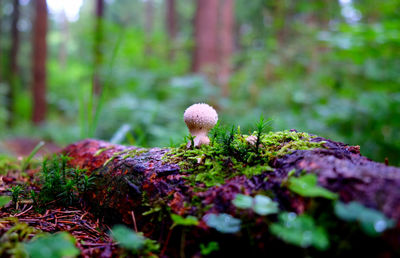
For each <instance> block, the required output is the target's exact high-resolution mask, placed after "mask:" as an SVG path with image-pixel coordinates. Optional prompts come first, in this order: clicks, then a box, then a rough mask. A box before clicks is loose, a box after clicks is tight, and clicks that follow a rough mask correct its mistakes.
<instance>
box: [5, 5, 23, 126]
mask: <svg viewBox="0 0 400 258" xmlns="http://www.w3.org/2000/svg"><path fill="white" fill-rule="evenodd" d="M19 16H20V3H19V0H14V1H13V13H12V15H11V51H10V52H11V53H10V77H9V83H8V85H9V86H8V87H9V88H8V91H7V96H6V101H7V102H6V108H7V111H8V119H7V125H8V126H12V124H13V116H14V103H15V92H16V87H17V78H18V52H19V45H20V39H19V31H18V21H19Z"/></svg>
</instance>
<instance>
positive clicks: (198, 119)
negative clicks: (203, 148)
mask: <svg viewBox="0 0 400 258" xmlns="http://www.w3.org/2000/svg"><path fill="white" fill-rule="evenodd" d="M183 119H184V120H185V123H186V125H187V127H188V129H189V132H190V134H191V135H192V136H193V137H194V140H193V142H194V147H198V146H200V145H202V144H209V143H210V139H209V138H208V136H207V133H208V131H210V130H211V129H212V128H213V127H214V126H215V124H216V123H217V121H218V114H217V112H216V111H215V109H214V108H213V107H211V106H210V105H207V104H204V103H199V104H194V105H191V106H190V107H188V108H187V109H186V110H185V113H184V114H183ZM190 146H191V142H190V141H189V143H188V147H190Z"/></svg>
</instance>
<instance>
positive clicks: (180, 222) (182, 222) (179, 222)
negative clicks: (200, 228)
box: [171, 213, 199, 228]
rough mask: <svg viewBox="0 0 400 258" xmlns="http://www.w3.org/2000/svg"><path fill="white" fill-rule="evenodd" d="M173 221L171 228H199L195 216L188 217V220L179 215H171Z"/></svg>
mask: <svg viewBox="0 0 400 258" xmlns="http://www.w3.org/2000/svg"><path fill="white" fill-rule="evenodd" d="M171 219H172V221H173V224H172V226H171V228H174V227H176V226H185V227H188V226H197V225H199V220H198V219H197V218H196V217H194V216H187V217H186V218H184V217H182V216H179V215H177V214H173V213H172V214H171Z"/></svg>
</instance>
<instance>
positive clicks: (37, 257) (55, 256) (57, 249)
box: [25, 232, 80, 258]
mask: <svg viewBox="0 0 400 258" xmlns="http://www.w3.org/2000/svg"><path fill="white" fill-rule="evenodd" d="M25 249H26V251H27V253H28V254H29V257H31V258H42V257H52V258H62V257H76V256H78V255H79V254H80V251H79V249H78V248H76V247H75V238H74V237H73V236H71V235H70V234H69V233H67V232H59V233H56V234H53V235H47V236H43V237H39V238H37V239H36V240H33V241H31V242H29V243H27V244H25Z"/></svg>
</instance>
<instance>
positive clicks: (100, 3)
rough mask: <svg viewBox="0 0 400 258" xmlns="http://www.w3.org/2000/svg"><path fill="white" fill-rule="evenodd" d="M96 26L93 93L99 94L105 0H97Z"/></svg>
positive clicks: (100, 87) (100, 89) (100, 88)
mask: <svg viewBox="0 0 400 258" xmlns="http://www.w3.org/2000/svg"><path fill="white" fill-rule="evenodd" d="M95 1H96V7H95V18H96V23H95V28H94V45H93V56H94V64H93V69H94V72H93V94H94V95H96V96H99V95H100V93H101V91H102V80H101V72H100V71H101V68H102V64H103V59H104V57H103V41H104V28H103V19H104V0H95Z"/></svg>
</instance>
